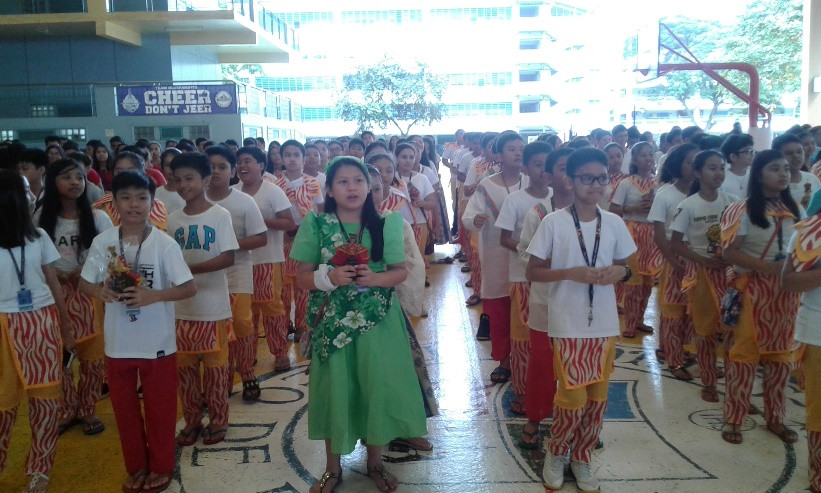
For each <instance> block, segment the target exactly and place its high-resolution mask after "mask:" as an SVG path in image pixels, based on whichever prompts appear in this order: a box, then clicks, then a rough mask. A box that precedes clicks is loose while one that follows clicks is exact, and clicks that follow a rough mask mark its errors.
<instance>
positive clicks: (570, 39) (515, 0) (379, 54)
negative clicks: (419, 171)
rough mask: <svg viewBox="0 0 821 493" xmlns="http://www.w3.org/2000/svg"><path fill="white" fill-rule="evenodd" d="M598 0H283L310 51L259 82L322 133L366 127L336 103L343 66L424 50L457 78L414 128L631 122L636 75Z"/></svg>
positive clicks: (526, 128) (419, 56)
mask: <svg viewBox="0 0 821 493" xmlns="http://www.w3.org/2000/svg"><path fill="white" fill-rule="evenodd" d="M271 5H272V8H276V7H274V5H276V6H279V5H282V4H271ZM352 5H355V7H352ZM587 5H594V2H592V1H590V0H586V1H576V2H562V1H553V0H501V1H499V0H470V1H467V0H444V1H442V0H439V1H432V0H415V1H413V2H411V1H408V0H396V1H394V2H391V3H390V4H385V3H383V2H375V1H364V2H357V3H356V4H345V3H339V2H332V1H329V0H307V1H305V2H301V3H299V4H296V5H289V8H293V9H294V10H292V11H287V12H286V11H284V10H283V11H279V12H278V15H279V16H280V17H281V18H283V19H284V20H285V21H286V22H287V23H289V24H293V25H294V26H295V27H296V28H297V32H298V33H299V34H300V35H301V38H302V40H303V42H302V50H301V52H302V58H301V59H298V60H296V59H295V60H292V62H291V63H290V64H288V65H287V66H282V67H277V68H276V70H274V71H270V73H269V75H268V76H266V77H257V78H256V85H257V86H259V87H262V88H266V89H270V90H273V91H282V92H283V93H284V94H287V95H288V96H289V97H291V98H293V99H294V100H295V101H298V102H299V103H301V104H302V105H303V112H302V117H303V122H304V127H303V128H304V131H305V133H306V134H307V135H312V136H333V135H340V134H347V133H350V132H352V131H354V130H355V124H354V123H353V122H343V121H341V120H339V119H338V118H337V116H336V114H335V112H334V103H335V98H336V96H337V95H338V92H339V91H340V89H341V88H342V75H343V74H344V73H346V72H350V71H352V70H353V69H354V68H355V67H356V66H357V65H360V64H368V63H374V62H377V61H378V60H380V59H382V58H383V57H384V56H389V57H391V58H394V59H397V60H399V61H403V60H407V61H410V60H421V61H424V62H426V63H428V65H429V66H430V68H431V70H432V71H433V72H434V73H437V74H440V75H443V76H444V77H446V79H447V81H448V89H447V91H446V93H445V95H444V98H443V101H444V104H445V116H444V118H443V119H442V121H440V122H435V123H434V124H433V125H430V126H425V125H422V124H420V125H418V126H417V127H414V131H418V132H425V133H434V134H450V133H452V132H453V130H454V129H456V128H458V127H463V128H470V129H504V128H515V129H517V130H519V131H521V132H524V133H528V134H533V133H540V132H542V131H545V130H547V129H551V128H552V129H556V130H558V131H560V132H563V133H567V132H568V131H570V130H573V131H575V132H579V131H581V132H586V131H589V130H590V129H591V128H594V127H596V126H600V125H604V124H609V123H612V124H615V123H619V122H622V123H626V122H628V120H629V118H630V117H631V113H632V105H631V104H629V98H628V97H627V94H628V92H629V91H628V89H627V88H628V87H629V85H630V83H631V82H630V81H631V80H632V81H633V82H634V81H635V77H634V76H632V74H631V73H630V72H629V71H628V72H626V71H625V67H624V60H623V55H622V49H623V48H622V47H621V46H614V45H613V43H603V42H597V41H596V38H597V36H593V35H591V33H595V32H596V29H599V28H600V25H601V24H602V23H603V22H606V20H602V19H597V18H596V17H595V16H592V15H590V14H591V12H592V11H591V10H590V8H588V7H587ZM280 8H281V7H280ZM385 132H386V133H397V130H396V129H390V128H389V129H387V130H386V131H385Z"/></svg>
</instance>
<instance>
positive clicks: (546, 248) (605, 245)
mask: <svg viewBox="0 0 821 493" xmlns="http://www.w3.org/2000/svg"><path fill="white" fill-rule="evenodd" d="M601 215H602V224H601V239H600V245H599V252H598V253H599V254H598V256H597V258H596V264H595V266H596V267H607V266H611V265H613V260H614V259H616V260H622V259H626V258H627V257H629V256H630V255H632V254H633V253H635V252H636V244H635V243H634V242H633V238H632V237H631V236H630V232H629V231H628V230H627V226H626V225H625V224H624V221H622V219H621V218H620V217H619V216H617V215H615V214H612V213H610V212H607V211H601ZM596 222H597V221H596V220H595V219H594V220H592V221H588V222H582V223H581V230H582V237H583V238H584V243H585V245H586V247H587V252H588V255H592V253H593V245H594V243H595V238H596ZM527 251H528V253H530V254H531V255H534V256H536V257H538V258H540V259H550V261H551V269H557V270H558V269H569V268H572V267H580V266H585V265H587V264H586V263H585V261H584V256H582V252H581V248H580V247H579V240H578V237H577V236H576V227H575V225H574V224H573V217H572V216H571V214H570V212H569V211H568V210H567V209H560V210H558V211H556V212H554V213H552V214H548V215H547V216H546V217H545V218H544V220H543V221H542V223H541V224H540V225H539V229H538V230H536V234H535V235H534V236H533V240H531V242H530V246H529V247H528V249H527ZM554 252H555V253H556V255H554V254H553V253H554ZM588 288H589V286H588V285H587V284H582V283H578V282H576V281H570V280H566V281H558V282H551V283H548V287H547V297H548V305H549V306H550V307H553V309H551V310H550V311H549V312H548V333H549V334H550V337H564V338H574V339H580V338H581V339H587V338H593V337H610V336H617V335H619V315H618V311H617V308H616V290H615V289H614V287H613V285H607V286H598V285H596V286H594V287H593V321H592V324H591V325H590V326H588V318H587V317H588V313H589V311H590V305H589V294H588ZM532 290H533V287H532V286H531V291H532Z"/></svg>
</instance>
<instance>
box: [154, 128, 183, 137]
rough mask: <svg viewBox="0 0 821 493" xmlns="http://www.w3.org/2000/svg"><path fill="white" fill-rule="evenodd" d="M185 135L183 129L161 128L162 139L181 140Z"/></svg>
mask: <svg viewBox="0 0 821 493" xmlns="http://www.w3.org/2000/svg"><path fill="white" fill-rule="evenodd" d="M183 135H184V134H183V133H182V127H160V139H162V140H180V139H181V138H182V136H183Z"/></svg>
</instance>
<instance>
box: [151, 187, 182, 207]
mask: <svg viewBox="0 0 821 493" xmlns="http://www.w3.org/2000/svg"><path fill="white" fill-rule="evenodd" d="M154 198H155V199H156V200H159V201H160V202H162V203H163V204H165V210H166V211H168V213H169V214H171V213H172V212H174V211H178V210H180V209H182V208H183V207H185V201H184V200H183V199H182V197H180V194H178V193H177V192H176V191H174V192H171V191H169V190H167V189H166V188H165V185H163V186H161V187H157V190H156V191H155V192H154Z"/></svg>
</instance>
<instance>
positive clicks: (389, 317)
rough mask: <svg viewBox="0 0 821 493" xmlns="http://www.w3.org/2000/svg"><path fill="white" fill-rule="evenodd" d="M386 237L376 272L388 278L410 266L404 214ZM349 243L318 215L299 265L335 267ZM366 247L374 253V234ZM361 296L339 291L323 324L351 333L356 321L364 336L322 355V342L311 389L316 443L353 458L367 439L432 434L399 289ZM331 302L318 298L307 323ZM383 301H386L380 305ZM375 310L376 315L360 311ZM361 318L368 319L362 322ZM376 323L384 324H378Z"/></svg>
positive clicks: (303, 235) (391, 220) (305, 232)
mask: <svg viewBox="0 0 821 493" xmlns="http://www.w3.org/2000/svg"><path fill="white" fill-rule="evenodd" d="M344 226H345V230H346V232H356V231H358V230H359V224H345V225H344ZM383 236H384V254H383V259H382V261H380V262H374V261H373V260H371V261H370V262H369V263H368V265H369V266H370V268H371V269H372V270H373V271H374V272H383V271H384V270H385V268H386V267H385V266H386V265H392V264H398V263H402V262H404V261H405V252H404V240H403V224H402V216H401V215H400V214H399V213H392V214H389V215H387V216H386V217H385V223H384V229H383ZM343 241H344V235H343V234H342V231H341V229H340V225H339V222H338V221H337V219H336V216H335V215H333V214H314V213H313V212H311V213H309V214H308V215H307V216H306V217H305V219H304V220H303V221H302V224H301V225H300V228H299V231H298V232H297V235H296V238H295V239H294V246H293V248H292V249H291V258H292V259H294V260H296V261H298V262H305V263H311V264H319V263H330V258H331V256H333V253H334V251H335V249H336V246H337V245H339V244H340V243H342V242H343ZM362 244H363V245H364V246H365V247H366V248H367V249H368V251H370V248H371V238H370V234H369V233H368V230H367V229H365V230H364V232H363V236H362ZM355 291H356V287H355V286H353V285H352V286H343V287H339V288H337V289H336V290H334V291H333V292H332V296H333V299H334V300H335V303H334V305H333V307H332V308H331V304H330V303H329V304H327V305H326V311H325V315H324V316H323V320H322V322H320V325H321V326H322V327H328V326H337V327H343V328H345V327H350V322H351V321H354V326H358V327H360V329H359V330H358V331H357V332H356V333H354V334H348V335H344V336H341V337H339V338H333V340H332V341H331V343H330V344H326V345H325V346H324V347H325V351H326V352H325V353H324V354H321V355H320V354H319V351H321V349H320V348H321V347H322V346H321V345H318V344H317V343H316V339H314V354H313V358H312V363H311V373H310V379H309V386H308V392H309V393H308V437H309V438H310V439H312V440H330V441H331V452H332V453H334V454H348V453H350V452H352V451H353V449H354V447H355V446H356V441H357V440H358V439H360V438H364V439H366V440H367V442H368V445H375V446H380V445H387V444H388V442H390V441H391V440H393V439H394V438H397V437H418V436H424V435H426V434H427V426H426V423H425V408H424V405H423V402H422V393H421V391H420V390H419V382H418V380H417V378H416V373H415V370H414V366H413V359H412V357H411V351H410V346H409V344H408V335H407V332H406V329H405V320H404V318H403V316H402V311H401V308H400V307H399V301H398V300H397V299H396V297H395V295H394V294H393V290H392V289H391V290H378V289H372V290H369V291H368V292H366V293H361V294H356V293H355ZM324 296H325V293H322V292H317V291H312V292H311V298H312V300H311V303H309V308H308V314H307V318H306V320H307V321H308V323H309V324H311V325H313V324H314V322H315V319H316V314H317V312H318V308H319V306H318V305H320V304H321V300H322V299H323V298H324ZM376 298H379V299H382V300H383V301H384V302H377V301H375V300H376ZM346 304H347V305H348V306H345V305H346ZM368 305H370V308H366V309H362V310H360V309H361V308H362V307H363V306H368ZM360 311H362V312H364V313H362V314H361V315H362V317H360ZM371 320H378V321H377V322H376V323H373V324H370V323H369V322H370V321H371ZM346 324H347V325H346ZM315 332H316V331H315ZM348 332H350V331H349V330H348Z"/></svg>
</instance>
